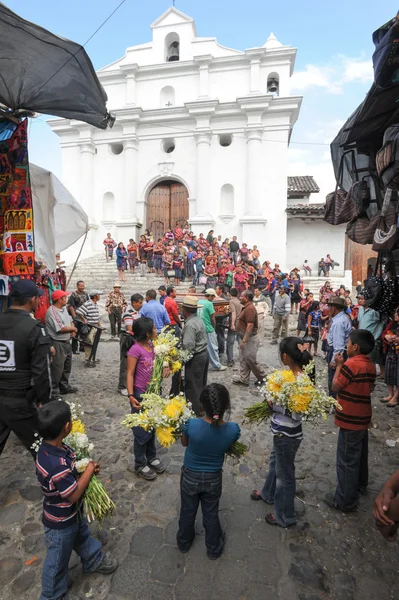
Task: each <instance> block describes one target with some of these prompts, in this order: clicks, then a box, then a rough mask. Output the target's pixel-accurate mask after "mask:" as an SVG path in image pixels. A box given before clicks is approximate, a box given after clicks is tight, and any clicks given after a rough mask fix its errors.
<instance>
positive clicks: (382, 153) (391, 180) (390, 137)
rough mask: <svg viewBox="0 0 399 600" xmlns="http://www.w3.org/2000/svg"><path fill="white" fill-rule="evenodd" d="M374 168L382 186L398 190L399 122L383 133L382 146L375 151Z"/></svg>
mask: <svg viewBox="0 0 399 600" xmlns="http://www.w3.org/2000/svg"><path fill="white" fill-rule="evenodd" d="M375 162H376V168H377V173H378V175H379V177H381V180H382V183H383V185H384V187H386V188H391V189H392V190H396V191H398V190H399V124H398V123H397V124H395V125H391V126H390V127H388V129H386V131H385V133H384V139H383V146H382V148H381V150H379V151H378V152H377V155H376V158H375Z"/></svg>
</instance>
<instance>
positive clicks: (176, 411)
mask: <svg viewBox="0 0 399 600" xmlns="http://www.w3.org/2000/svg"><path fill="white" fill-rule="evenodd" d="M182 412H183V407H182V404H181V402H179V401H178V400H172V401H171V402H169V404H167V405H166V406H165V410H164V414H165V415H166V416H167V417H168V418H169V419H178V418H179V417H180V415H181V414H182Z"/></svg>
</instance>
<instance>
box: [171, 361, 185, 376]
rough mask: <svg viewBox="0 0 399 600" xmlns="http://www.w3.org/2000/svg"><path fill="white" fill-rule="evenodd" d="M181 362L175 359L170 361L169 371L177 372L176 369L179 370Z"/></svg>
mask: <svg viewBox="0 0 399 600" xmlns="http://www.w3.org/2000/svg"><path fill="white" fill-rule="evenodd" d="M182 366H183V365H182V364H181V362H179V361H178V360H176V361H175V362H172V366H171V369H170V370H171V371H172V373H177V372H178V371H181V369H182Z"/></svg>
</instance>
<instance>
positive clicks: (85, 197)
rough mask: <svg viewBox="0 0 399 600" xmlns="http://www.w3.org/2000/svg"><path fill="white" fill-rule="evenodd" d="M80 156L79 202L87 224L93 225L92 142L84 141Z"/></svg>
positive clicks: (93, 148)
mask: <svg viewBox="0 0 399 600" xmlns="http://www.w3.org/2000/svg"><path fill="white" fill-rule="evenodd" d="M80 154H81V162H80V166H81V177H80V179H81V195H80V202H81V204H82V206H83V207H84V209H85V210H86V212H87V214H88V216H89V223H90V224H95V222H96V217H95V210H94V194H93V191H94V181H93V171H94V165H93V162H94V161H93V156H94V154H95V146H94V144H93V142H92V141H91V140H90V141H86V142H83V143H82V144H81V146H80Z"/></svg>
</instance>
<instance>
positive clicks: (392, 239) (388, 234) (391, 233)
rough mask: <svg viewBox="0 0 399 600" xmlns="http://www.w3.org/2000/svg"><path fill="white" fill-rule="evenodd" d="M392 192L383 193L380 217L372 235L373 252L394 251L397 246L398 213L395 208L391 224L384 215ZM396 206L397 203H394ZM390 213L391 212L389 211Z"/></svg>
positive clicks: (398, 238)
mask: <svg viewBox="0 0 399 600" xmlns="http://www.w3.org/2000/svg"><path fill="white" fill-rule="evenodd" d="M391 198H392V190H391V189H389V188H388V189H387V190H386V192H385V197H384V203H383V205H382V211H381V217H380V220H379V223H378V227H377V229H376V230H375V233H374V240H373V250H375V251H376V252H379V251H380V250H394V249H395V248H396V247H397V246H398V244H399V229H398V213H397V206H396V210H395V217H396V218H395V219H394V222H393V223H392V224H388V223H387V220H386V215H387V212H388V208H389V205H390V203H391ZM396 204H397V203H396ZM391 212H392V211H391Z"/></svg>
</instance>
